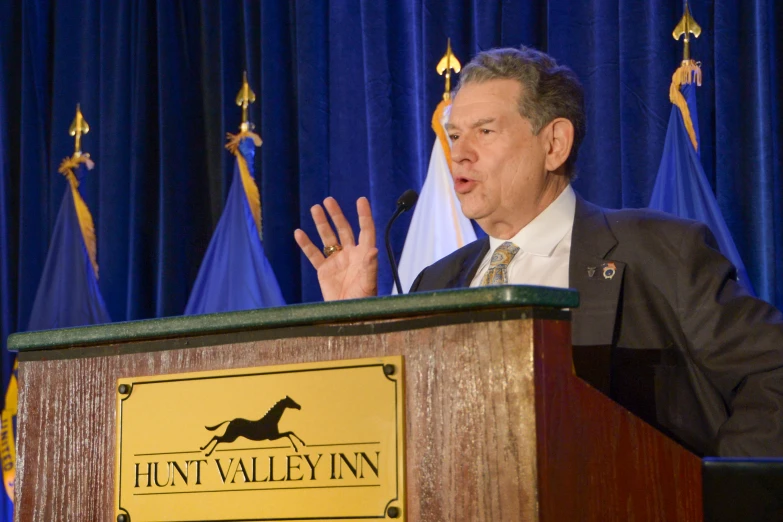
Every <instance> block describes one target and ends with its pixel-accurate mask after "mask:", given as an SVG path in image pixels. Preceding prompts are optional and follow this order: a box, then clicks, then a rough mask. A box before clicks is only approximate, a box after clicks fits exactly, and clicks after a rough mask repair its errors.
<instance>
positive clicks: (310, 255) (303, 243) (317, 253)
mask: <svg viewBox="0 0 783 522" xmlns="http://www.w3.org/2000/svg"><path fill="white" fill-rule="evenodd" d="M294 239H295V240H296V244H297V245H299V248H301V249H302V253H303V254H304V255H305V257H307V259H308V260H309V261H310V263H311V264H312V265H313V268H315V269H316V270H318V267H320V266H321V265H322V264H323V262H324V261H325V260H326V258H325V257H324V255H323V253H321V249H320V248H318V247H317V246H315V245H314V244H313V242H312V241H310V238H309V237H308V236H307V234H306V233H305V231H304V230H302V229H300V228H297V229H296V230H294Z"/></svg>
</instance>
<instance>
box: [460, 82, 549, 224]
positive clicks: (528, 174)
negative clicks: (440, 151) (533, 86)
mask: <svg viewBox="0 0 783 522" xmlns="http://www.w3.org/2000/svg"><path fill="white" fill-rule="evenodd" d="M521 91H522V86H521V84H520V83H519V82H517V81H514V80H490V81H487V82H483V83H468V84H466V85H464V86H462V88H461V89H460V90H459V92H458V93H457V96H456V98H455V99H454V102H453V104H452V107H451V115H450V118H449V122H448V124H447V125H446V129H447V132H448V133H449V136H450V137H451V140H452V142H453V145H452V150H451V158H452V178H453V180H454V189H455V191H456V192H457V197H458V198H459V200H460V203H461V204H462V211H463V213H464V214H465V215H466V216H467V217H469V218H471V219H475V220H476V221H477V222H478V223H479V225H480V226H481V227H482V228H483V229H484V230H485V231H486V232H487V233H489V234H491V235H493V236H496V237H501V236H504V235H507V236H508V237H511V236H513V234H514V233H516V232H517V231H518V230H519V229H521V228H522V227H523V226H525V225H526V224H527V223H528V222H530V220H532V219H533V218H534V217H535V216H536V215H537V214H538V213H539V212H540V211H541V209H537V206H538V204H539V202H540V200H541V196H542V193H543V191H544V189H545V187H546V183H545V181H546V177H547V176H546V175H547V170H546V166H545V159H546V150H547V146H546V143H545V141H544V139H543V138H542V137H541V134H544V133H543V132H542V133H540V135H539V136H536V135H534V134H533V129H532V126H531V124H530V122H529V121H528V120H527V119H525V118H523V117H522V115H521V114H520V113H519V109H518V102H519V97H520V94H521ZM507 232H508V233H507ZM509 233H510V235H509Z"/></svg>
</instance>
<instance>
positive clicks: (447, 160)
mask: <svg viewBox="0 0 783 522" xmlns="http://www.w3.org/2000/svg"><path fill="white" fill-rule="evenodd" d="M449 106H450V102H449V101H448V100H443V101H441V102H440V103H439V104H438V107H437V108H436V109H435V113H434V114H433V115H432V129H433V130H434V131H435V134H436V136H437V139H436V140H435V144H434V145H433V147H432V155H431V156H430V166H429V169H428V170H427V178H426V179H425V180H424V186H423V187H422V188H421V194H420V195H419V201H418V203H417V204H416V208H415V209H414V211H413V217H412V218H411V224H410V227H409V228H408V235H407V237H406V238H405V246H404V247H403V249H402V256H401V257H400V265H399V272H400V283H401V284H402V289H403V291H407V290H408V289H409V288H410V287H411V285H412V284H413V281H414V280H415V279H416V276H418V275H419V272H421V271H422V270H424V269H425V268H426V267H428V266H429V265H431V264H432V263H434V262H435V261H437V260H439V259H441V258H443V257H445V256H447V255H449V254H450V253H452V252H454V251H455V250H457V249H458V248H460V247H462V246H464V245H466V244H468V243H470V242H471V241H475V240H476V233H475V231H474V230H473V226H472V225H471V223H470V220H469V219H468V218H466V217H465V215H464V214H463V213H462V209H461V207H460V204H459V200H458V199H457V194H456V192H454V182H453V181H452V179H451V167H450V166H451V148H450V146H449V140H448V136H447V135H446V130H445V128H444V125H445V123H446V121H448V108H449ZM394 292H396V289H393V293H394Z"/></svg>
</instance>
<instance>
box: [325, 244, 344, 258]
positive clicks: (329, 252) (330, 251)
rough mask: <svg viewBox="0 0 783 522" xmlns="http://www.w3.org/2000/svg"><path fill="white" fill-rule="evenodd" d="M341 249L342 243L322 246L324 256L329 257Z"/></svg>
mask: <svg viewBox="0 0 783 522" xmlns="http://www.w3.org/2000/svg"><path fill="white" fill-rule="evenodd" d="M342 249H343V246H342V245H329V246H325V247H324V256H326V257H329V256H331V255H332V254H334V253H335V252H339V251H340V250H342Z"/></svg>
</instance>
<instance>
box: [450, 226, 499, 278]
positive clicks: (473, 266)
mask: <svg viewBox="0 0 783 522" xmlns="http://www.w3.org/2000/svg"><path fill="white" fill-rule="evenodd" d="M477 243H479V245H480V248H475V249H473V250H472V252H470V253H469V254H468V255H466V256H465V257H464V258H463V259H462V265H461V266H460V268H459V270H458V271H457V274H456V276H455V277H454V278H453V279H452V280H451V281H449V283H448V285H447V288H467V287H469V286H470V283H471V281H473V278H474V277H475V276H476V272H477V271H478V269H479V267H480V266H481V261H482V260H483V259H484V256H486V255H487V252H489V238H488V237H485V238H483V239H480V240H478V242H477ZM477 246H478V245H477Z"/></svg>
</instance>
